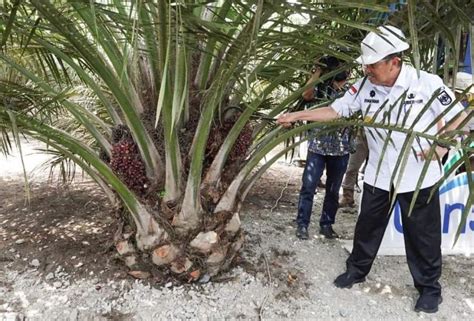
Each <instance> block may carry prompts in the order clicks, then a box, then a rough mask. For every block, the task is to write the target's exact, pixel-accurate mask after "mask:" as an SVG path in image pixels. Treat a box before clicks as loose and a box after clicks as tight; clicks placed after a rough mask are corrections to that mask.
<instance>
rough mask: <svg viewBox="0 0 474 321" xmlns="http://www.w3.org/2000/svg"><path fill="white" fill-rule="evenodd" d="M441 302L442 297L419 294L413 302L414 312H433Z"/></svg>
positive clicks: (436, 310)
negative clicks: (414, 302)
mask: <svg viewBox="0 0 474 321" xmlns="http://www.w3.org/2000/svg"><path fill="white" fill-rule="evenodd" d="M441 302H443V298H442V297H441V295H440V296H433V295H420V297H419V298H418V301H416V304H415V311H416V312H425V313H435V312H438V305H440V304H441Z"/></svg>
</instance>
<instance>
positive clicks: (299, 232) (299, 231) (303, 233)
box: [296, 226, 309, 240]
mask: <svg viewBox="0 0 474 321" xmlns="http://www.w3.org/2000/svg"><path fill="white" fill-rule="evenodd" d="M296 237H297V238H299V239H300V240H307V239H309V234H308V228H307V227H306V226H298V227H297V228H296Z"/></svg>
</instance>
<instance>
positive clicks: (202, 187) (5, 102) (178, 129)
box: [0, 0, 472, 280]
mask: <svg viewBox="0 0 474 321" xmlns="http://www.w3.org/2000/svg"><path fill="white" fill-rule="evenodd" d="M377 3H381V2H380V1H378V2H375V1H374V2H370V1H363V2H360V3H359V2H350V1H347V2H346V1H309V0H308V1H299V2H297V1H291V2H289V1H288V2H283V1H269V0H254V1H235V0H234V1H231V0H221V1H207V2H199V1H189V0H180V1H175V2H171V1H168V0H159V1H85V0H78V1H71V2H64V1H39V0H33V1H29V2H23V1H20V0H17V1H13V2H12V3H9V2H3V5H2V6H1V8H0V29H1V30H2V39H1V43H0V45H1V52H0V59H1V61H2V65H1V67H0V68H1V71H2V76H1V83H0V93H1V95H2V97H1V99H0V129H1V133H2V136H1V137H2V140H1V146H2V149H3V151H4V152H8V150H9V146H11V144H10V142H11V141H12V140H15V141H17V143H19V139H18V137H19V136H20V135H25V136H29V137H32V138H34V139H37V140H40V141H43V142H45V143H47V144H48V145H49V146H51V148H53V149H54V150H55V152H56V153H57V155H60V157H62V158H63V159H64V161H72V162H74V163H75V164H77V165H78V166H80V167H81V168H82V169H83V170H84V171H85V172H86V173H87V174H88V175H89V176H90V177H91V178H93V179H94V180H95V181H96V182H97V184H98V185H99V186H100V187H101V188H102V189H103V190H104V191H105V193H106V195H107V196H108V197H109V199H110V201H111V203H112V204H114V205H115V206H117V211H118V212H119V213H121V220H122V223H123V224H121V229H120V230H119V231H118V233H116V237H115V240H114V241H115V245H116V248H117V250H118V252H119V253H120V255H121V257H122V258H123V260H124V262H125V264H126V265H127V266H129V267H130V268H131V269H133V270H137V269H143V268H144V267H146V268H147V269H149V268H151V267H152V266H153V268H159V269H161V270H171V271H172V272H173V273H174V274H175V275H177V276H178V277H180V278H182V279H183V280H196V279H198V278H200V277H201V276H202V275H204V274H207V275H210V276H212V275H215V274H217V273H219V271H222V270H223V269H226V268H228V267H229V266H230V264H231V262H232V260H233V258H234V257H235V255H236V254H237V253H238V251H239V249H240V248H241V246H242V244H243V241H244V236H243V232H242V230H241V228H240V219H239V210H240V207H241V205H242V202H243V201H244V199H245V196H246V195H247V193H248V191H249V190H250V188H251V187H252V186H253V184H254V183H255V182H256V180H257V179H258V178H259V177H260V176H261V175H262V173H263V172H264V171H265V170H266V169H267V168H268V167H269V166H270V165H271V164H272V163H273V162H274V161H275V160H277V159H278V158H279V157H281V155H283V154H284V153H286V152H287V151H288V150H290V149H291V148H293V147H294V146H291V145H290V146H286V147H285V148H283V149H282V150H281V151H279V152H278V153H277V154H276V155H275V156H274V157H272V158H270V159H268V160H267V161H266V162H263V163H262V160H263V159H264V157H265V155H267V154H268V152H269V151H271V150H272V149H273V148H275V147H276V146H278V145H279V144H281V143H282V142H284V141H286V140H288V139H290V138H291V137H293V136H294V135H297V134H299V133H301V132H304V131H306V130H308V129H309V128H311V127H314V126H319V124H307V125H303V126H298V127H295V128H293V129H291V130H284V129H282V128H279V127H277V126H275V124H274V123H273V122H272V119H273V117H274V116H276V115H278V114H279V113H281V112H282V111H284V110H286V109H288V108H290V107H291V106H292V105H293V104H294V102H295V101H296V100H297V99H298V97H299V96H300V94H301V92H302V91H303V88H299V87H300V85H301V83H302V82H304V79H303V78H304V74H305V72H306V71H305V70H307V67H308V62H309V63H311V62H312V60H313V58H315V57H318V56H322V55H324V54H329V55H334V56H337V57H340V58H341V59H344V60H346V61H348V65H350V61H351V60H352V56H354V55H356V54H357V53H356V51H357V48H358V45H357V44H358V41H359V40H360V39H361V37H362V36H363V34H365V32H367V31H369V30H375V27H376V26H375V25H374V24H373V19H374V17H375V16H377V14H379V13H386V12H388V9H387V5H386V3H382V4H377ZM410 3H411V2H410ZM440 3H441V4H442V5H440V6H438V7H437V8H433V10H432V14H433V16H432V17H430V18H429V19H427V20H426V25H424V26H422V28H421V29H420V30H421V31H420V30H419V32H418V33H417V35H418V38H416V37H415V39H414V41H415V42H417V41H418V40H417V39H421V40H424V41H425V42H428V40H429V39H433V37H435V36H437V37H440V38H443V39H448V40H452V41H451V43H452V44H453V45H454V44H455V41H454V40H453V39H454V38H452V39H450V38H449V36H452V34H453V31H452V28H448V27H447V28H445V29H446V30H445V29H443V30H442V31H441V32H438V31H436V30H437V29H436V27H437V25H436V22H438V23H439V21H441V20H439V19H441V18H442V15H441V14H440V12H441V13H442V14H443V15H444V14H445V12H446V10H448V9H449V10H457V9H453V6H452V4H453V3H454V1H444V2H443V1H440ZM412 5H413V3H412ZM412 8H413V7H412ZM430 8H431V7H430ZM442 8H447V9H445V10H441V9H442ZM456 8H458V7H456ZM460 10H461V11H462V10H463V8H462V7H461V8H460ZM414 12H415V11H414V10H411V11H410V10H406V9H404V10H401V11H400V12H399V13H397V14H395V15H393V17H392V19H394V21H395V20H397V19H398V21H399V22H400V21H410V22H412V25H411V29H412V31H414V29H416V28H415V26H414V25H413V23H414V21H415V20H416V19H415V16H414ZM371 19H372V20H371ZM436 19H438V20H436ZM371 21H372V23H371ZM462 24H466V21H465V20H463V19H460V20H459V21H458V23H457V24H456V26H457V25H462ZM429 28H432V29H433V30H431V29H429ZM471 28H472V26H471ZM419 43H420V45H419V46H416V47H415V48H414V49H415V53H418V52H424V51H423V50H425V51H429V50H432V47H433V46H429V45H426V46H427V48H428V49H425V48H424V47H423V46H424V42H423V41H420V42H419ZM341 48H343V49H344V50H341ZM453 48H454V46H453ZM415 57H419V58H417V59H415V64H417V65H419V64H420V63H421V62H423V63H425V62H426V61H427V59H428V58H429V57H432V55H431V56H430V55H427V56H426V57H425V56H423V55H418V56H417V55H415ZM454 61H457V59H454ZM321 80H324V79H321ZM298 88H299V89H298ZM348 125H355V126H372V127H377V126H379V127H383V126H382V125H380V124H373V123H366V122H364V120H363V119H343V120H339V121H336V122H334V123H332V124H330V126H331V127H333V128H335V127H338V126H348ZM384 128H385V127H384ZM385 129H387V128H385ZM388 129H390V130H401V131H404V130H406V129H405V128H403V127H393V128H392V127H389V128H388ZM415 134H416V135H423V133H415ZM431 138H432V139H434V140H436V139H439V138H437V137H431ZM442 140H443V142H445V143H449V144H454V143H453V142H452V141H451V140H450V139H448V138H446V137H445V138H442ZM458 147H460V148H464V149H465V150H466V152H468V151H469V147H468V146H467V145H462V146H458ZM406 152H407V153H408V152H409V151H408V150H407V151H406ZM465 160H466V157H462V158H461V160H460V161H459V162H460V163H462V162H464V161H465ZM469 200H470V202H472V197H471V196H470V198H469ZM143 254H145V255H143ZM151 263H153V264H151Z"/></svg>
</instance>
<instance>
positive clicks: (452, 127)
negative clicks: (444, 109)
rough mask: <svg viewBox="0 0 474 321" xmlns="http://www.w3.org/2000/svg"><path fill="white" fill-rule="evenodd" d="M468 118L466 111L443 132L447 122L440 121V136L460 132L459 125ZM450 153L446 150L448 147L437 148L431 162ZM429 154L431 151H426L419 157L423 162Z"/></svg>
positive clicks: (420, 153) (419, 154)
mask: <svg viewBox="0 0 474 321" xmlns="http://www.w3.org/2000/svg"><path fill="white" fill-rule="evenodd" d="M466 117H467V114H466V112H465V111H463V112H461V113H460V114H459V116H457V117H456V119H455V120H454V121H453V122H452V123H450V124H449V125H448V126H447V127H446V128H444V130H442V128H443V127H444V124H445V122H444V120H440V121H439V122H438V124H437V128H438V135H440V134H446V133H449V132H451V131H455V130H458V129H459V125H460V124H461V123H462V122H463V121H464V119H466ZM448 151H449V149H448V148H446V147H442V146H436V152H435V153H434V154H433V156H432V158H431V160H432V161H433V160H437V159H441V158H443V157H444V155H445V154H446V153H447V152H448ZM429 152H430V149H425V150H423V151H421V152H419V153H417V156H419V157H420V159H421V160H424V159H426V156H428V153H429ZM436 154H437V155H436Z"/></svg>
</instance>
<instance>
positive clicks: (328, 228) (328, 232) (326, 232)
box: [319, 225, 339, 239]
mask: <svg viewBox="0 0 474 321" xmlns="http://www.w3.org/2000/svg"><path fill="white" fill-rule="evenodd" d="M319 234H321V235H323V236H324V237H325V238H327V239H337V238H339V235H337V233H336V232H334V230H333V229H332V225H325V226H321V227H320V229H319Z"/></svg>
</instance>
